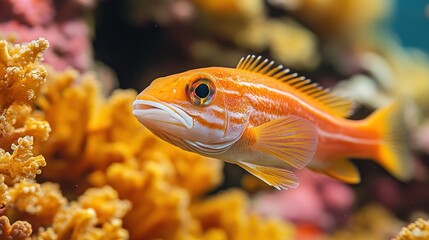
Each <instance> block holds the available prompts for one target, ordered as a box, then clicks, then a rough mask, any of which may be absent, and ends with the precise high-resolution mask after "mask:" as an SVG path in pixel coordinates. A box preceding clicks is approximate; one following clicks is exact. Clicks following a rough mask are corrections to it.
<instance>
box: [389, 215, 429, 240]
mask: <svg viewBox="0 0 429 240" xmlns="http://www.w3.org/2000/svg"><path fill="white" fill-rule="evenodd" d="M428 238H429V221H426V220H424V219H422V218H419V219H417V220H416V221H415V222H414V223H411V224H409V225H408V226H407V227H403V228H402V230H401V232H399V234H398V236H396V237H395V238H393V239H392V240H424V239H428Z"/></svg>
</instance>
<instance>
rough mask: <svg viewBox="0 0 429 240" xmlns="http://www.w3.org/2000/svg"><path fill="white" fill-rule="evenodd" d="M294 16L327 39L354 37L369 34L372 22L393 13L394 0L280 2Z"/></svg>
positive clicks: (305, 0)
mask: <svg viewBox="0 0 429 240" xmlns="http://www.w3.org/2000/svg"><path fill="white" fill-rule="evenodd" d="M278 2H280V4H281V3H284V4H283V6H284V7H285V8H286V9H287V10H289V11H290V12H291V13H293V14H294V16H295V17H296V18H297V19H299V20H301V21H302V22H304V23H305V24H306V25H309V26H311V28H312V29H313V31H314V32H316V33H318V34H320V35H321V36H324V37H328V38H335V37H338V36H342V35H344V34H347V35H350V34H353V35H354V36H356V35H358V34H361V33H362V31H367V30H368V29H370V27H371V26H373V23H374V22H375V21H377V20H379V19H382V18H384V17H386V16H387V15H388V14H389V13H390V9H391V8H390V7H389V6H390V4H391V2H392V1H391V0H380V1H372V0H343V1H334V0H330V1H327V0H297V1H296V4H293V5H288V2H290V1H285V0H280V1H278Z"/></svg>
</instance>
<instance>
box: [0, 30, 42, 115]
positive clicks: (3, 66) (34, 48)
mask: <svg viewBox="0 0 429 240" xmlns="http://www.w3.org/2000/svg"><path fill="white" fill-rule="evenodd" d="M48 47H49V42H48V41H46V40H45V39H44V38H39V39H38V40H35V41H32V42H30V43H28V44H24V45H16V46H14V47H11V48H8V45H7V42H6V41H4V40H0V92H1V93H2V94H1V95H0V110H2V109H5V108H7V107H9V106H10V105H11V104H12V103H13V102H18V103H33V102H34V100H35V99H36V96H37V94H38V92H39V91H40V87H41V86H42V84H43V83H44V82H45V80H46V69H45V68H44V67H43V66H42V65H39V64H38V62H39V61H40V60H41V59H42V52H43V51H45V50H46V49H47V48H48Z"/></svg>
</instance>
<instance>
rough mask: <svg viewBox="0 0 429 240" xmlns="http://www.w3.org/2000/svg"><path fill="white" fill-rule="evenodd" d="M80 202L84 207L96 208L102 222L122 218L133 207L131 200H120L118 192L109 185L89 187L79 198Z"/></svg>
mask: <svg viewBox="0 0 429 240" xmlns="http://www.w3.org/2000/svg"><path fill="white" fill-rule="evenodd" d="M78 203H79V204H80V205H81V206H82V207H83V208H92V209H94V211H95V212H96V213H97V217H98V221H99V222H100V223H101V224H104V223H106V222H108V221H109V220H110V219H114V218H122V217H123V216H124V215H125V213H127V212H128V211H129V210H130V208H131V204H130V202H129V201H126V200H118V193H117V192H116V191H115V190H114V189H113V188H111V187H109V186H105V187H102V188H92V189H88V190H87V191H86V192H85V194H83V195H82V196H80V197H79V198H78Z"/></svg>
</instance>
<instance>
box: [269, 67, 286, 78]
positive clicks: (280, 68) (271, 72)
mask: <svg viewBox="0 0 429 240" xmlns="http://www.w3.org/2000/svg"><path fill="white" fill-rule="evenodd" d="M282 69H283V66H282V65H278V66H277V67H275V68H272V69H270V71H268V72H267V73H266V75H267V76H270V77H272V76H273V75H274V74H276V73H277V72H278V71H280V70H282Z"/></svg>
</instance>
